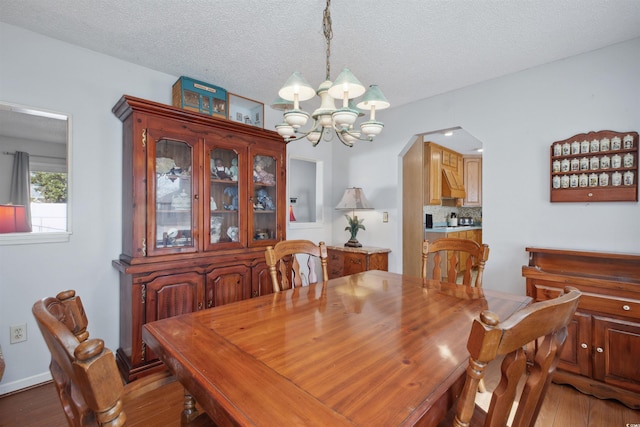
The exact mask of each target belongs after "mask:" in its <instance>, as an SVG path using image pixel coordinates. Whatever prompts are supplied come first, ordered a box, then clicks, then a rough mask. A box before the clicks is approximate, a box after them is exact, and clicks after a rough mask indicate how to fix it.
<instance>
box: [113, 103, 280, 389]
mask: <svg viewBox="0 0 640 427" xmlns="http://www.w3.org/2000/svg"><path fill="white" fill-rule="evenodd" d="M113 113H114V114H115V115H116V116H117V117H118V118H119V119H120V120H121V121H122V123H123V171H122V172H123V179H122V184H123V186H122V195H123V199H122V212H123V214H122V223H123V227H122V253H121V255H120V257H119V259H118V260H115V261H113V265H114V266H115V267H116V268H117V269H118V270H119V272H120V347H119V348H118V351H117V356H116V358H117V361H118V365H119V367H120V370H121V373H122V374H123V376H124V377H125V379H126V380H127V381H130V380H134V379H136V378H137V377H139V376H141V375H144V374H146V373H150V372H153V371H154V370H157V369H162V366H161V363H160V362H159V361H158V359H157V358H156V356H155V355H154V354H153V353H152V352H151V351H150V350H147V348H146V345H145V343H144V342H143V341H142V325H143V324H145V323H147V322H151V321H154V320H159V319H163V318H166V317H171V316H176V315H179V314H183V313H188V312H191V311H195V310H202V309H205V308H209V307H212V306H217V305H222V304H226V303H229V302H233V301H238V300H242V299H246V298H250V297H252V296H257V295H260V294H264V293H270V292H271V289H272V287H271V283H270V281H269V275H268V270H267V267H266V264H265V262H264V249H265V247H266V246H268V245H273V244H275V243H276V242H277V241H280V240H284V239H285V223H284V221H285V212H286V210H285V209H286V204H285V201H284V198H285V188H286V182H285V178H286V169H285V162H284V159H285V153H286V148H285V147H286V146H285V144H284V143H283V142H282V138H280V137H279V136H278V134H277V133H275V132H271V131H266V130H264V129H260V128H257V127H255V126H250V125H245V124H238V123H234V122H232V121H227V120H220V119H218V118H216V117H211V116H206V115H204V114H200V113H195V112H191V111H186V110H183V109H179V108H175V107H170V106H167V105H162V104H158V103H155V102H151V101H146V100H142V99H138V98H134V97H130V96H124V97H122V98H121V99H120V101H119V102H118V103H117V104H116V105H115V106H114V108H113Z"/></svg>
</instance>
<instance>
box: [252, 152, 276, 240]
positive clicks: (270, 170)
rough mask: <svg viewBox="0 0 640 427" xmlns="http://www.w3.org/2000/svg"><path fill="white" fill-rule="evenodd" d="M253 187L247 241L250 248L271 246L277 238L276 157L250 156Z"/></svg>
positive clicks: (270, 155) (268, 155) (262, 154)
mask: <svg viewBox="0 0 640 427" xmlns="http://www.w3.org/2000/svg"><path fill="white" fill-rule="evenodd" d="M252 165H253V185H252V190H251V198H250V200H251V203H253V209H252V210H251V209H250V211H252V215H251V216H252V220H251V227H250V229H249V241H250V242H251V246H259V245H262V244H267V243H268V244H273V242H274V241H275V240H276V239H277V238H278V221H277V220H278V209H277V208H278V206H277V201H278V184H279V183H278V171H279V169H280V166H279V164H278V156H277V155H276V154H269V153H268V152H265V153H258V154H254V155H253V156H252Z"/></svg>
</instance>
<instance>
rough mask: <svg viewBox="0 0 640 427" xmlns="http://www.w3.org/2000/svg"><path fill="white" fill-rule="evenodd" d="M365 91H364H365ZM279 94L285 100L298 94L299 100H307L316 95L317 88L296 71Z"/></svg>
mask: <svg viewBox="0 0 640 427" xmlns="http://www.w3.org/2000/svg"><path fill="white" fill-rule="evenodd" d="M363 92H364V91H363ZM278 96H279V97H280V98H282V99H284V100H285V101H293V100H295V98H296V96H297V97H298V101H306V100H308V99H311V98H313V97H314V96H316V90H315V89H314V88H313V87H312V86H311V85H310V84H309V82H308V81H307V80H305V78H304V77H302V74H300V73H299V72H298V71H296V72H294V73H293V74H292V75H291V77H289V80H287V82H286V83H285V84H284V86H282V88H281V89H280V91H279V92H278Z"/></svg>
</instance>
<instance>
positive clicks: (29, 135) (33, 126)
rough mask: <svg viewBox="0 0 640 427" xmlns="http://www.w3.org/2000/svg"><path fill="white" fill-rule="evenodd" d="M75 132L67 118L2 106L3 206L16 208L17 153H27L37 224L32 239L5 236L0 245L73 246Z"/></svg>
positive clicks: (0, 195)
mask: <svg viewBox="0 0 640 427" xmlns="http://www.w3.org/2000/svg"><path fill="white" fill-rule="evenodd" d="M70 127H71V119H70V117H69V116H67V115H65V114H59V113H55V112H51V111H46V110H42V109H39V108H32V107H26V106H20V105H15V104H8V103H3V102H0V153H1V154H0V203H2V204H6V203H11V197H10V194H11V188H10V187H11V175H12V173H13V160H14V157H15V154H16V152H25V153H28V154H29V172H30V176H29V182H30V203H29V207H30V209H31V222H32V232H31V233H4V234H0V245H8V244H24V243H44V242H65V241H68V240H69V236H70V234H71V232H70V231H71V227H70V215H69V214H70V212H71V209H70V192H69V188H70V181H69V177H70V173H69V156H68V154H69V153H70V141H69V135H70ZM25 170H26V168H25ZM16 204H25V203H16Z"/></svg>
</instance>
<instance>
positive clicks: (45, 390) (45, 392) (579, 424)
mask: <svg viewBox="0 0 640 427" xmlns="http://www.w3.org/2000/svg"><path fill="white" fill-rule="evenodd" d="M182 393H183V389H182V386H181V385H180V383H178V382H173V383H171V384H168V385H165V386H163V387H160V388H159V389H156V390H154V391H152V392H150V393H148V394H147V395H146V396H144V397H141V398H138V399H134V400H132V401H130V402H128V403H127V405H125V411H126V413H127V417H128V420H127V426H129V427H132V426H141V427H142V426H154V427H178V426H180V411H181V410H182ZM633 423H638V424H640V411H634V410H632V409H629V408H627V407H626V406H624V405H622V404H620V403H618V402H616V401H613V400H599V399H596V398H593V397H591V396H587V395H584V394H582V393H579V392H578V391H577V390H575V389H574V388H572V387H569V386H563V385H556V384H552V385H551V387H550V390H549V393H548V394H547V397H546V399H545V402H544V404H543V405H542V409H541V411H540V415H539V417H538V421H537V422H536V427H605V426H611V427H625V426H627V425H629V424H631V425H633ZM64 425H66V419H65V417H64V414H63V412H62V407H61V406H60V401H59V400H58V395H57V394H56V390H55V387H54V385H53V383H47V384H45V385H42V386H39V387H35V388H32V389H30V390H27V391H24V392H20V393H16V394H13V395H8V396H5V397H2V398H0V427H51V426H64Z"/></svg>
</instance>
